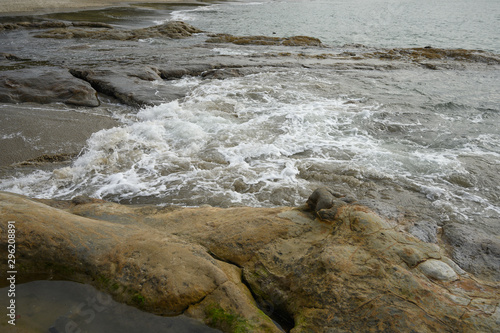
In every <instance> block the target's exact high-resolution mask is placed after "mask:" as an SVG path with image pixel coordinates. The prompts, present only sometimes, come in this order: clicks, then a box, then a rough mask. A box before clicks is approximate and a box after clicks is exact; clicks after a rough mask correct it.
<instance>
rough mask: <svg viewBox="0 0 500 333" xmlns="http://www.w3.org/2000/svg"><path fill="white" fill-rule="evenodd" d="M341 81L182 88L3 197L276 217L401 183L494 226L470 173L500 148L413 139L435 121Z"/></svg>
mask: <svg viewBox="0 0 500 333" xmlns="http://www.w3.org/2000/svg"><path fill="white" fill-rule="evenodd" d="M339 80H341V78H340V77H338V76H333V75H322V74H321V73H319V72H310V71H300V70H298V71H296V72H293V71H286V72H285V71H283V72H281V71H276V72H269V73H260V74H255V75H250V76H246V77H237V78H231V79H226V80H201V79H198V78H188V79H182V80H179V81H178V82H177V83H176V85H179V86H183V87H185V88H188V89H190V93H189V94H188V95H187V96H186V97H185V98H183V99H181V100H177V101H173V102H170V103H166V104H162V105H159V106H155V107H148V108H144V109H142V110H140V111H139V112H138V113H137V114H135V115H131V116H129V117H128V118H127V119H126V120H124V124H123V125H122V126H120V127H115V128H112V129H107V130H102V131H99V132H97V133H95V134H94V135H92V137H91V138H90V139H89V140H88V142H87V145H86V148H85V149H84V151H82V152H81V154H80V155H79V157H78V158H77V159H76V160H75V161H74V162H73V163H72V165H70V166H67V167H64V168H59V169H57V170H55V171H53V172H45V171H38V172H37V173H35V174H29V175H24V176H19V177H17V178H11V179H4V180H1V181H0V189H1V190H7V191H13V192H17V193H22V194H26V195H30V196H34V197H53V198H64V199H69V198H72V197H73V196H76V195H80V194H86V195H90V196H93V197H97V198H105V199H108V200H114V201H121V202H149V203H152V202H153V203H174V204H182V205H188V206H192V205H200V204H205V203H207V204H212V205H217V206H231V205H240V204H244V205H253V206H273V205H297V204H301V203H303V202H304V200H305V198H307V196H308V195H309V194H310V193H311V191H312V190H313V189H314V188H316V187H317V186H318V185H320V184H326V185H331V184H333V183H335V182H337V181H342V182H349V180H348V179H347V177H350V178H349V179H355V180H358V183H355V182H353V183H352V184H348V185H350V186H358V185H359V182H363V181H384V180H388V181H391V182H395V183H398V184H400V185H402V186H404V187H406V188H410V189H413V190H414V191H416V192H418V193H420V194H423V195H425V196H426V197H427V199H428V200H429V201H430V202H434V205H435V206H436V207H438V208H439V209H441V210H442V211H445V212H446V211H450V210H452V209H451V208H450V207H454V206H453V205H454V204H461V205H462V207H461V208H460V209H457V208H456V207H455V208H453V209H454V210H456V211H457V212H458V213H459V214H462V215H463V216H468V214H469V215H470V214H476V213H477V211H478V210H487V211H488V212H490V213H491V214H493V215H494V214H496V213H495V212H497V211H498V207H497V206H495V205H494V204H492V203H491V202H490V201H491V200H493V201H494V200H495V197H494V193H493V192H492V193H491V194H490V196H489V197H488V196H486V197H482V196H481V197H480V196H478V191H477V190H476V187H477V186H478V184H477V183H478V181H476V180H474V174H473V172H474V170H473V171H472V172H471V171H469V169H467V163H468V162H467V161H473V162H471V163H473V164H471V165H474V166H475V165H476V164H477V163H478V162H477V161H478V159H479V158H481V159H484V161H485V162H484V164H485V165H487V163H489V162H488V161H489V159H492V158H493V159H494V158H495V156H493V157H492V153H491V152H488V151H487V150H485V149H484V148H482V147H481V146H480V145H483V146H484V145H487V144H488V145H489V146H488V147H491V150H497V148H498V136H495V135H481V136H479V137H478V141H477V144H476V145H474V146H471V145H472V144H473V143H474V141H470V143H468V144H462V143H461V141H458V143H457V144H456V145H455V146H451V148H449V149H447V148H444V147H443V146H441V145H435V148H432V147H433V146H432V145H429V144H428V143H427V142H426V141H425V140H423V141H422V143H419V142H420V141H418V140H414V139H412V137H411V136H412V135H413V136H414V137H416V138H419V137H421V136H422V135H421V133H423V134H424V135H425V133H427V132H426V131H427V129H425V128H424V127H425V126H428V125H426V124H425V114H417V116H418V118H419V119H422V122H423V123H422V124H420V123H418V124H415V121H414V117H415V115H413V114H411V115H409V116H402V115H401V114H398V113H395V112H388V110H387V106H386V105H384V104H382V103H379V102H377V101H375V100H373V99H372V98H370V97H368V96H362V95H360V93H359V92H357V93H350V92H352V90H353V89H352V86H349V85H348V83H349V81H344V82H343V84H340V83H339ZM355 84H356V85H358V83H355ZM373 89H376V87H373ZM384 89H385V87H384ZM424 110H425V109H424ZM408 112H409V111H408ZM419 112H420V111H419ZM422 112H423V111H422ZM391 117H392V118H391ZM391 119H392V120H391ZM459 120H460V121H462V120H461V118H460V119H459ZM374 124H375V125H377V124H378V125H377V126H374ZM431 125H432V124H431ZM394 128H396V130H395V129H394ZM419 131H420V132H419ZM379 133H381V134H379ZM394 135H397V138H393V136H394ZM451 143H453V142H451ZM481 149H482V151H483V153H482V154H483V155H484V156H483V155H480V154H479V155H478V153H477V152H478V151H480V150H481ZM464 153H467V154H469V155H470V154H472V155H473V156H472V155H471V156H472V157H462V155H463V154H464ZM474 154H475V155H474ZM465 159H468V160H465ZM478 172H479V171H478ZM492 172H494V170H493V171H492ZM335 175H342V177H344V176H345V177H344V178H339V177H337V178H336V176H335ZM489 200H490V201H489ZM466 201H469V202H472V205H471V206H467V205H463V202H466ZM474 205H475V206H476V207H477V208H471V207H474ZM493 215H492V216H493Z"/></svg>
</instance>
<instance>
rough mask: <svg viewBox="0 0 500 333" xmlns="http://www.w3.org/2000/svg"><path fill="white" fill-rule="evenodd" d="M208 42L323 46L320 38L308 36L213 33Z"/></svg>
mask: <svg viewBox="0 0 500 333" xmlns="http://www.w3.org/2000/svg"><path fill="white" fill-rule="evenodd" d="M207 43H233V44H237V45H284V46H322V43H321V41H320V40H319V39H318V38H314V37H308V36H293V37H269V36H233V35H229V34H212V35H210V38H208V39H207Z"/></svg>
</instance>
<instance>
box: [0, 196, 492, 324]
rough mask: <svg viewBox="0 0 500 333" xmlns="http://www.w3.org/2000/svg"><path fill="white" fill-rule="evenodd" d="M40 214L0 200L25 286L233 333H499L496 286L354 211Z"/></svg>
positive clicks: (93, 205) (145, 209) (35, 205)
mask: <svg viewBox="0 0 500 333" xmlns="http://www.w3.org/2000/svg"><path fill="white" fill-rule="evenodd" d="M321 193H323V195H325V196H326V197H329V198H333V203H334V202H335V201H337V199H338V198H336V196H335V195H334V194H332V193H331V192H329V191H328V190H320V191H318V192H315V195H314V198H312V199H311V200H310V203H311V202H318V201H321V200H318V198H319V199H321V198H320V197H321V195H319V196H318V194H321ZM77 200H79V199H77ZM46 203H47V204H50V205H51V206H54V207H59V208H58V209H56V208H54V207H50V206H47V205H44V204H42V203H39V202H36V201H33V200H30V199H28V198H25V197H22V196H19V195H14V194H8V193H0V213H1V216H2V218H3V219H5V220H6V221H9V220H10V221H16V249H17V251H18V252H19V253H22V254H23V257H22V259H23V265H22V267H19V269H18V270H19V276H20V277H21V276H22V277H23V278H24V279H26V280H30V279H40V278H43V277H44V276H45V277H51V278H57V279H69V280H74V281H80V282H86V283H91V284H93V285H94V286H96V287H97V288H98V289H100V290H103V291H106V292H109V293H111V294H112V295H114V297H115V298H116V299H117V300H120V301H122V302H127V303H130V304H134V305H135V306H137V307H139V308H142V309H144V310H147V311H151V312H153V313H157V314H163V315H173V314H179V313H184V314H186V315H188V316H191V317H193V318H198V319H200V320H203V321H205V322H206V323H209V324H210V325H212V326H215V327H218V328H219V329H222V330H223V331H225V332H234V331H252V332H261V331H266V332H280V330H279V329H278V328H277V327H276V326H275V325H274V324H273V322H272V321H271V319H270V317H269V316H271V317H272V318H274V319H275V320H278V321H279V322H280V323H281V324H283V326H284V327H285V328H287V329H289V330H290V332H292V333H295V332H309V331H311V332H331V331H338V332H339V331H342V332H365V331H370V332H371V331H373V332H389V331H390V332H406V331H412V330H413V331H419V332H493V331H498V329H499V328H500V326H499V323H498V320H497V317H496V316H497V312H498V299H500V294H499V288H498V286H497V285H495V284H491V283H482V282H480V280H479V279H477V277H476V278H470V277H468V276H467V275H466V274H465V275H464V274H462V273H463V272H457V271H456V269H457V268H458V266H456V265H455V264H451V263H453V262H452V261H451V260H450V259H449V258H446V256H445V251H444V250H443V249H440V248H439V246H437V245H436V244H429V243H423V242H421V241H419V240H418V239H416V238H414V237H412V236H410V235H407V234H404V233H402V232H399V231H396V230H394V228H393V227H392V226H391V224H390V223H388V222H386V221H384V220H383V219H382V218H381V217H380V216H378V215H377V214H375V213H374V212H373V211H371V210H369V209H368V208H367V207H363V206H360V205H358V204H347V203H346V205H345V206H343V207H342V209H340V210H339V211H338V212H337V214H336V216H335V217H334V220H333V221H324V220H321V219H318V218H317V217H318V214H319V212H321V211H323V210H325V209H329V208H328V206H327V205H326V206H324V208H322V209H320V210H318V211H316V210H315V206H314V205H310V207H311V208H309V209H310V211H302V210H297V209H293V208H287V207H277V208H251V207H238V208H228V209H221V208H214V207H200V208H177V209H171V208H167V207H165V208H162V207H158V206H122V205H118V204H113V203H109V202H102V201H92V200H83V203H82V204H75V203H70V204H68V205H61V204H58V202H57V201H53V200H52V201H46ZM77 203H79V202H77ZM96 226H97V227H96ZM0 228H1V230H2V232H6V228H7V224H6V223H2V224H0ZM333 230H335V233H332V231H333ZM5 242H6V238H2V240H1V244H0V246H1V247H2V248H6V243H5ZM0 265H2V267H0V268H1V269H5V267H4V266H5V265H6V263H5V262H3V263H1V264H0ZM454 267H455V268H454ZM242 281H245V284H244V283H243V282H242ZM247 286H248V287H249V288H250V289H248V287H247ZM257 305H260V307H261V308H262V309H264V310H265V313H264V312H262V311H261V310H259V309H258V307H257Z"/></svg>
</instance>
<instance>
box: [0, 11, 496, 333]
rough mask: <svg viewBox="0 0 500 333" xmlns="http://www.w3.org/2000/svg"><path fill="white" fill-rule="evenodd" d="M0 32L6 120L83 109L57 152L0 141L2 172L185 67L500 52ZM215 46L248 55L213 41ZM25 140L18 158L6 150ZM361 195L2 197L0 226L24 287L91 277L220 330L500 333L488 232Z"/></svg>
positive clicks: (61, 27)
mask: <svg viewBox="0 0 500 333" xmlns="http://www.w3.org/2000/svg"><path fill="white" fill-rule="evenodd" d="M74 15H75V17H78V13H76V14H74ZM82 15H83V14H82ZM0 34H1V35H0V37H1V38H2V41H5V43H4V44H3V45H4V46H2V49H1V50H0V51H1V53H0V73H1V74H2V75H1V79H0V103H3V104H2V107H3V109H4V113H3V115H4V117H6V116H9V117H10V118H9V119H11V120H10V121H11V122H10V123H9V126H19V127H21V126H22V125H23V124H26V123H27V122H29V121H30V119H31V121H32V122H33V121H35V120H36V121H37V122H38V121H46V120H44V119H43V118H49V119H50V121H48V120H47V121H46V122H45V123H42V126H40V125H36V124H38V123H36V124H32V123H29V124H31V125H30V126H33V127H35V126H40V127H43V128H44V130H45V131H47V132H48V133H54V131H58V129H57V128H58V126H56V125H55V124H56V123H57V121H59V120H57V121H56V116H55V115H54V114H53V112H58V111H57V108H60V107H61V104H62V105H64V107H69V108H74V111H75V114H74V115H72V117H74V118H72V119H76V118H78V121H79V122H80V123H78V124H74V125H73V126H74V127H71V128H72V130H71V129H70V130H68V129H69V128H70V127H68V126H69V125H67V126H62V127H63V128H62V129H61V130H60V132H57V133H58V135H60V136H59V139H58V140H59V142H56V143H55V145H60V142H62V141H65V142H66V141H71V140H72V139H71V138H70V137H76V136H77V135H76V134H75V133H79V135H78V138H75V139H74V142H70V143H71V144H68V145H67V146H64V147H62V148H61V147H58V148H57V149H58V150H55V149H53V148H52V146H50V149H49V148H48V147H49V144H48V143H47V142H45V143H43V144H40V146H41V148H40V149H32V148H27V147H24V146H22V145H21V144H19V145H17V146H15V145H13V146H12V147H11V148H9V149H10V150H7V148H5V147H0V148H1V149H2V153H3V152H4V150H5V151H6V152H8V153H9V154H10V155H9V154H2V155H3V156H7V157H8V158H6V159H5V160H2V161H1V163H0V164H1V165H2V166H3V167H4V168H3V169H4V171H5V172H7V173H9V172H17V171H18V170H19V169H20V168H24V167H30V168H42V167H50V166H51V165H54V164H57V163H68V162H69V161H71V158H72V157H73V156H76V154H78V152H79V149H81V148H82V147H83V145H84V142H85V140H86V138H88V136H90V134H91V133H93V132H95V131H98V130H100V129H102V128H109V127H113V126H116V124H117V123H118V120H117V119H116V117H115V115H116V113H118V114H120V115H122V114H127V113H134V112H137V110H139V109H140V108H141V107H144V106H150V105H158V104H161V103H166V102H169V101H172V100H175V99H179V98H182V97H183V96H184V95H185V94H186V90H185V88H182V87H178V86H175V85H173V84H171V82H173V81H174V80H175V79H179V78H182V77H189V76H196V77H202V78H207V79H225V78H229V77H237V76H244V75H248V74H251V73H258V72H263V71H267V70H269V69H283V70H287V69H293V68H301V69H302V68H316V69H318V68H319V69H323V68H324V69H336V70H353V69H363V70H371V69H381V70H394V69H402V68H421V69H423V70H436V69H461V68H463V67H465V66H468V67H477V68H481V69H483V68H488V66H497V65H498V64H500V56H499V55H496V54H491V53H488V52H482V51H478V50H441V49H434V48H428V47H427V48H413V49H392V50H374V49H370V48H367V47H364V46H361V45H348V46H345V47H343V48H342V49H340V50H339V49H335V50H333V49H331V48H328V47H326V46H325V45H323V44H322V43H321V42H320V41H319V40H317V39H315V38H312V37H304V36H296V37H292V38H278V37H266V36H231V35H226V34H222V35H221V34H218V35H211V34H210V33H209V32H207V33H205V32H202V31H200V30H199V29H196V28H195V27H192V26H189V25H187V24H185V23H183V22H169V23H166V24H161V25H157V26H153V27H139V28H137V27H133V28H128V27H125V28H124V27H120V26H117V25H115V24H111V23H110V22H98V21H91V22H87V21H81V20H75V21H61V20H55V19H33V20H32V21H20V19H16V20H13V21H12V22H7V23H5V22H4V23H2V24H0ZM221 45H231V47H234V48H235V50H238V51H248V47H252V51H255V52H252V53H245V52H235V53H234V54H230V55H228V54H221V53H216V52H214V48H216V47H220V46H221ZM142 46H147V47H142ZM30 103H36V104H30ZM33 105H36V106H37V107H36V108H33V107H32V106H33ZM40 105H44V106H46V107H47V110H40ZM110 110H111V111H110ZM117 110H118V111H117ZM120 112H121V113H120ZM21 113H25V114H23V115H21V116H22V117H21V116H20V114H21ZM40 115H45V116H44V117H41V116H40ZM77 115H78V116H77ZM59 116H60V115H58V116H57V117H59ZM16 117H17V118H16ZM38 118H40V119H39V120H38ZM2 122H3V121H2ZM68 122H69V120H68ZM47 124H50V125H47ZM82 124H85V125H82ZM79 127H81V128H85V130H83V129H81V128H79ZM68 132H72V133H68ZM64 133H65V134H66V136H64ZM25 141H26V142H29V140H25ZM11 143H12V142H11ZM23 144H26V143H23ZM53 144H54V143H51V145H53ZM20 147H21V150H22V149H24V150H25V153H17V152H16V153H14V152H13V151H16V150H20ZM23 147H24V148H23ZM30 149H31V150H30ZM12 163H14V164H12ZM367 206H370V205H367V203H366V202H361V201H360V202H358V201H356V199H355V198H353V197H349V196H345V195H344V194H341V193H336V192H333V191H331V190H328V189H320V190H318V191H316V192H315V193H314V194H313V195H312V196H311V197H310V199H309V201H308V203H307V204H306V205H304V206H303V207H300V208H291V207H277V208H249V207H238V208H227V209H222V208H214V207H199V208H180V207H165V208H161V207H158V206H154V205H143V206H125V205H118V204H115V203H110V202H105V201H100V200H95V199H89V198H78V197H77V198H74V199H73V200H72V201H55V200H34V199H29V198H26V197H23V196H19V195H14V194H10V193H1V194H0V212H1V216H2V224H1V226H0V227H1V230H2V234H5V233H6V232H7V231H6V229H5V228H6V225H7V224H6V221H9V220H14V221H16V223H18V224H17V226H18V230H17V231H18V232H17V237H18V238H17V242H18V243H17V244H18V247H19V250H18V251H19V253H22V255H23V257H22V258H21V262H22V265H23V266H22V267H20V269H19V277H20V278H22V279H24V280H25V282H27V281H34V280H39V279H48V278H50V279H66V280H72V281H78V282H84V283H89V284H92V285H93V286H95V287H96V288H98V289H99V290H101V291H105V292H107V293H110V294H111V295H113V297H114V298H115V299H117V300H119V301H121V302H125V303H128V304H133V305H134V306H137V307H139V308H141V309H144V310H146V311H150V312H152V313H156V314H161V315H176V314H181V313H182V314H185V315H188V316H191V317H193V318H196V319H198V320H201V321H203V322H205V323H207V324H209V325H211V326H213V327H216V328H218V329H221V330H223V331H225V332H244V331H248V332H280V331H281V330H280V329H279V328H278V327H277V326H276V325H275V324H274V323H273V321H272V319H273V320H276V321H278V322H279V323H280V324H281V325H282V327H283V328H284V329H285V330H286V331H290V332H310V331H314V332H328V331H332V330H333V331H342V332H359V331H373V332H383V331H401V332H403V331H411V330H416V331H419V332H433V331H439V332H492V331H496V330H498V329H500V305H499V304H500V294H499V289H498V287H499V284H498V283H499V281H500V260H499V259H500V242H499V241H498V237H495V236H494V235H489V234H487V233H486V232H478V231H477V230H475V229H472V228H469V227H466V226H463V225H458V224H450V225H447V226H446V227H445V228H438V226H437V225H436V226H432V225H431V226H429V225H423V224H421V225H419V224H418V223H413V220H412V221H410V220H411V218H410V217H408V218H407V217H405V218H407V220H405V218H403V220H398V221H395V220H392V219H390V218H387V217H386V216H383V217H381V216H380V214H377V213H378V212H375V208H374V206H376V205H371V206H370V208H368V207H367ZM382 210H383V209H382ZM382 215H383V214H382ZM4 222H5V223H4ZM408 225H411V227H408ZM408 231H410V233H411V234H410V233H408ZM5 241H6V239H5V237H2V244H1V245H0V246H1V247H2V249H6V248H7V247H6V244H5ZM2 251H5V250H2ZM452 259H453V260H452ZM4 265H5V263H2V266H1V267H2V269H4V270H6V267H4Z"/></svg>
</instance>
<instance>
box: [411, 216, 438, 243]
mask: <svg viewBox="0 0 500 333" xmlns="http://www.w3.org/2000/svg"><path fill="white" fill-rule="evenodd" d="M437 230H438V225H437V223H436V222H435V221H419V222H416V223H415V224H413V225H412V226H411V227H410V228H409V229H408V232H409V233H410V234H412V235H413V236H415V237H417V238H418V239H420V240H421V241H422V242H426V243H436V242H437Z"/></svg>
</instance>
